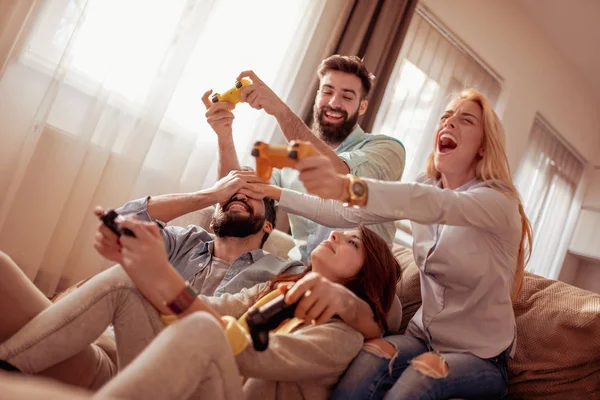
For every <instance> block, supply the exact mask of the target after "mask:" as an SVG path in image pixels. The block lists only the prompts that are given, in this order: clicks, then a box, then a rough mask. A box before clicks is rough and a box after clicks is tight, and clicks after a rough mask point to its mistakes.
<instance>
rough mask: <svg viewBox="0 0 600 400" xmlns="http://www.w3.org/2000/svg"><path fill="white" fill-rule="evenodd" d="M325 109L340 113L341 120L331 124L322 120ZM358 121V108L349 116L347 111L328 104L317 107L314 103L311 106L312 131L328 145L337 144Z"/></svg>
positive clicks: (348, 133) (350, 131)
mask: <svg viewBox="0 0 600 400" xmlns="http://www.w3.org/2000/svg"><path fill="white" fill-rule="evenodd" d="M325 111H335V112H339V113H341V114H342V118H343V121H344V122H342V123H341V124H331V123H329V122H323V117H324V115H325ZM357 122H358V110H356V112H355V113H354V114H352V115H351V116H350V117H348V113H347V112H346V111H345V110H342V109H335V108H332V107H329V106H323V107H321V108H319V107H318V106H317V105H316V104H315V106H314V108H313V125H312V131H313V132H314V133H317V134H318V135H319V137H320V138H321V140H323V141H324V142H325V143H327V144H329V145H339V144H340V143H342V142H343V141H344V140H345V139H346V138H347V137H348V136H349V135H350V133H352V130H353V129H354V127H355V126H356V123H357Z"/></svg>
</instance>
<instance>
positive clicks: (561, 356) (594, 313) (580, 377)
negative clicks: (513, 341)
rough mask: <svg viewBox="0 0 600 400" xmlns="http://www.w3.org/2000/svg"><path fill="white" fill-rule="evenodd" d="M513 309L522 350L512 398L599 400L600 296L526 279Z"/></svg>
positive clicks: (513, 367)
mask: <svg viewBox="0 0 600 400" xmlns="http://www.w3.org/2000/svg"><path fill="white" fill-rule="evenodd" d="M514 309H515V316H516V320H517V349H516V353H515V356H514V358H512V359H511V360H510V361H509V374H510V383H511V384H510V389H509V393H510V394H511V396H512V397H513V398H516V399H545V400H546V399H548V400H552V399H557V400H558V399H583V398H586V395H594V396H598V394H599V393H600V295H598V294H595V293H592V292H588V291H585V290H582V289H579V288H576V287H574V286H571V285H568V284H566V283H563V282H559V281H553V280H549V279H546V278H543V277H541V276H538V275H534V274H530V273H526V274H525V279H524V282H523V287H522V289H521V292H520V294H519V297H518V298H517V301H516V302H515V304H514ZM594 396H589V397H588V398H597V397H594Z"/></svg>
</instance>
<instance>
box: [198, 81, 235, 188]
mask: <svg viewBox="0 0 600 400" xmlns="http://www.w3.org/2000/svg"><path fill="white" fill-rule="evenodd" d="M211 93H212V90H209V91H207V92H206V93H204V95H202V102H203V103H204V106H205V107H206V114H205V116H206V121H207V122H208V124H209V125H210V126H211V127H212V129H213V130H214V131H215V133H216V134H217V155H218V160H219V161H218V166H217V175H218V178H219V179H220V178H222V177H224V176H225V175H227V174H228V173H229V172H230V171H237V170H239V169H240V162H239V160H238V157H237V152H236V151H235V143H234V141H233V120H234V119H235V116H234V115H233V113H232V112H231V110H233V107H234V106H233V104H231V103H228V102H217V103H212V102H211V101H210V99H209V97H210V95H211Z"/></svg>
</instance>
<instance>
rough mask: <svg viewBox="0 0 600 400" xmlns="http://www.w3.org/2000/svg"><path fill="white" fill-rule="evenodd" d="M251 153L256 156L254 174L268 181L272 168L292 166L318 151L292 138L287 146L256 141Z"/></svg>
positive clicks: (316, 153) (306, 143)
mask: <svg viewBox="0 0 600 400" xmlns="http://www.w3.org/2000/svg"><path fill="white" fill-rule="evenodd" d="M251 154H252V155H253V156H254V157H256V175H258V177H259V178H261V179H263V180H264V181H268V180H269V179H271V175H272V173H273V168H284V167H289V168H294V166H295V165H296V163H297V162H298V161H299V160H301V159H303V158H305V157H308V156H316V155H318V154H319V153H318V152H317V150H316V149H315V148H314V147H312V146H311V145H310V144H309V143H308V142H297V141H295V140H292V141H291V142H290V144H289V145H287V146H286V145H270V144H268V143H265V142H256V143H254V146H253V147H252V153H251Z"/></svg>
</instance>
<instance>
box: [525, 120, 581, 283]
mask: <svg viewBox="0 0 600 400" xmlns="http://www.w3.org/2000/svg"><path fill="white" fill-rule="evenodd" d="M583 170H584V164H583V162H582V161H581V160H580V159H579V158H578V157H577V156H576V155H575V154H574V153H573V152H572V151H570V150H569V149H568V148H567V147H566V146H565V145H564V144H563V143H562V142H561V141H560V140H559V138H558V135H557V134H556V133H554V132H553V130H552V128H551V127H550V126H549V125H548V124H546V123H545V122H544V121H543V120H542V119H541V118H539V117H538V118H536V120H535V122H534V124H533V128H532V131H531V137H530V139H529V144H528V146H527V150H526V153H525V155H524V157H523V160H522V162H521V165H520V166H519V169H518V171H517V175H516V184H517V187H518V189H519V192H520V193H521V197H522V200H523V203H524V205H525V212H526V214H527V216H528V217H529V219H530V221H531V225H532V227H533V234H534V241H533V251H532V255H531V259H530V261H529V265H528V267H527V269H528V270H529V271H530V272H533V273H536V274H538V275H542V276H545V277H547V278H551V279H556V277H557V276H558V273H559V272H560V264H562V260H563V257H564V251H563V252H560V251H558V249H560V248H564V247H565V246H564V244H565V243H566V242H567V241H568V240H569V238H570V235H571V232H570V231H567V230H566V229H565V228H566V226H567V220H568V218H569V214H570V213H571V212H572V211H573V210H578V209H579V206H578V205H577V204H576V203H577V202H576V201H574V200H575V194H576V192H577V189H578V187H579V186H580V181H581V177H582V173H583ZM580 202H581V200H579V203H580Z"/></svg>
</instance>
